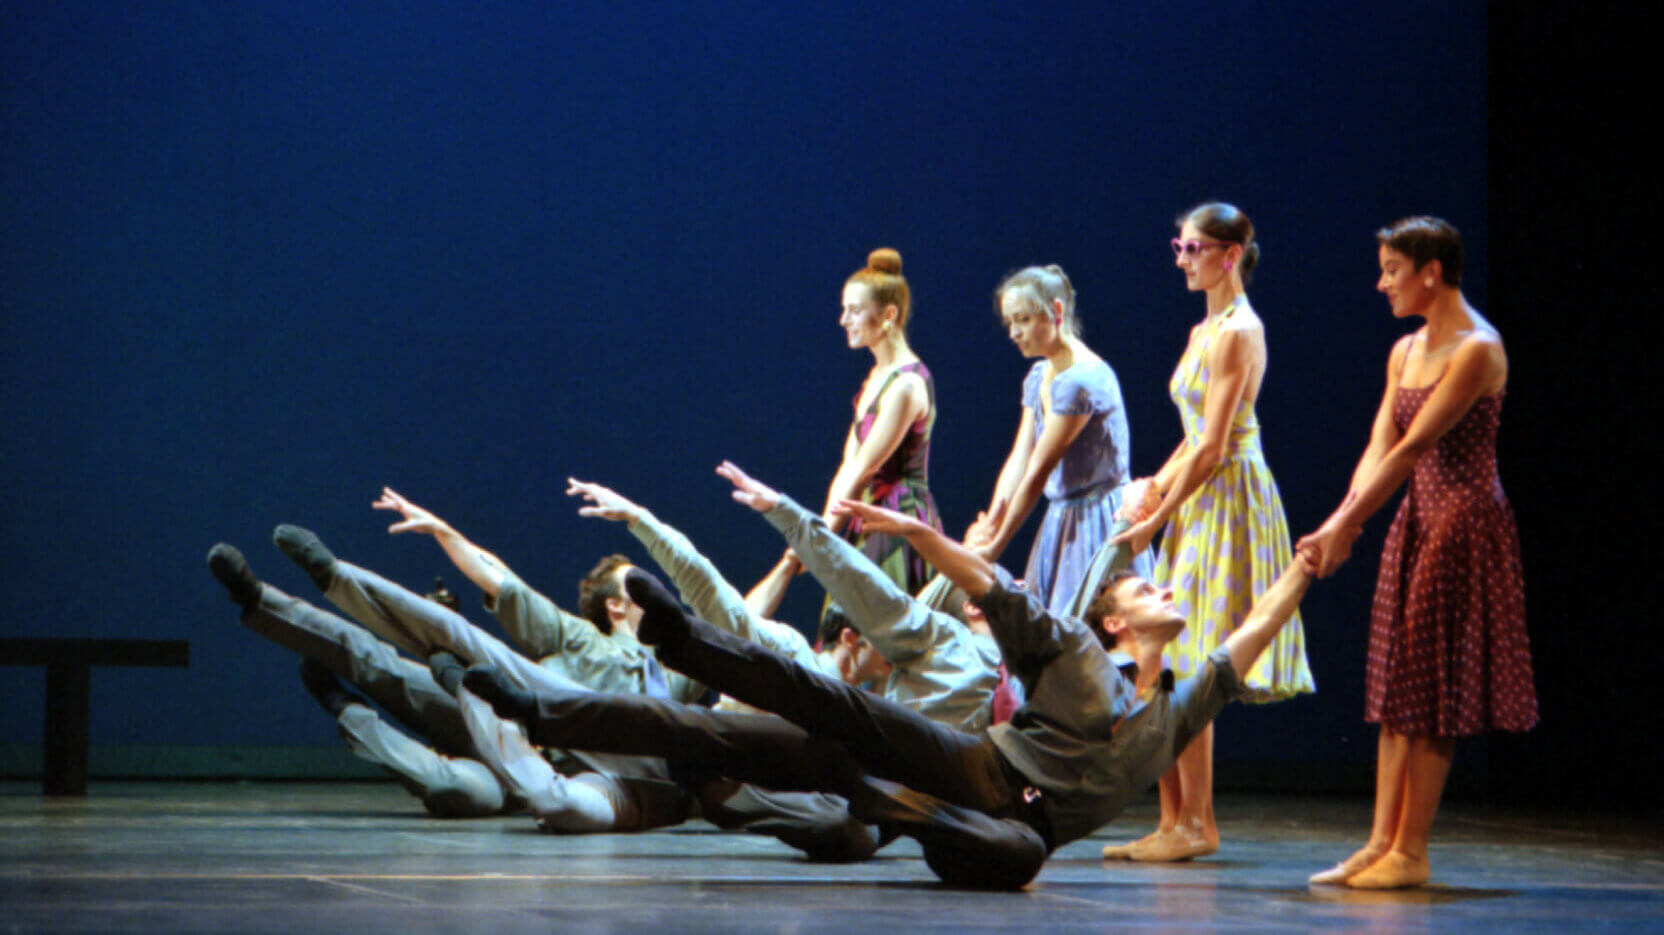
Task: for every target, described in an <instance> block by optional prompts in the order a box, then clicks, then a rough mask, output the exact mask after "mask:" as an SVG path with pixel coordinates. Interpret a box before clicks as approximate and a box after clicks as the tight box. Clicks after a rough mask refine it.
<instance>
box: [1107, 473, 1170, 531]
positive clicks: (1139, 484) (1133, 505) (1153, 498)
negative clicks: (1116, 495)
mask: <svg viewBox="0 0 1664 935" xmlns="http://www.w3.org/2000/svg"><path fill="white" fill-rule="evenodd" d="M1160 506H1161V494H1160V493H1159V492H1157V491H1156V485H1155V479H1154V478H1150V477H1140V478H1139V479H1138V480H1135V481H1133V482H1132V483H1130V484H1128V485H1127V486H1126V488H1125V489H1123V490H1122V491H1121V508H1120V509H1119V510H1116V511H1115V518H1116V519H1119V520H1126V521H1127V522H1129V523H1140V522H1143V521H1144V520H1146V519H1149V518H1150V515H1151V514H1152V513H1154V512H1155V511H1156V510H1157V509H1158V508H1159V507H1160Z"/></svg>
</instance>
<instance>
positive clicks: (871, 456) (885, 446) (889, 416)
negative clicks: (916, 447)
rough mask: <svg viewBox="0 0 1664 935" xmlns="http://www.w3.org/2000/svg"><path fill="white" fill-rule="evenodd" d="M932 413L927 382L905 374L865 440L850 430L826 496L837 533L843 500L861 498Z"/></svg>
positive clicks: (881, 401)
mask: <svg viewBox="0 0 1664 935" xmlns="http://www.w3.org/2000/svg"><path fill="white" fill-rule="evenodd" d="M929 412H930V393H929V391H927V390H926V389H925V385H924V380H923V379H922V378H920V377H919V375H918V374H916V373H904V374H901V375H900V376H898V377H896V379H895V382H894V383H892V384H890V386H889V388H888V389H886V390H885V391H884V394H883V395H882V396H880V397H879V399H878V414H877V415H876V416H875V417H874V419H873V424H872V429H871V430H870V431H868V432H867V438H866V440H865V441H858V440H857V439H856V437H855V429H854V428H853V427H851V428H850V430H849V436H848V437H847V438H846V439H845V440H844V458H843V462H842V463H841V464H839V465H838V473H837V474H836V475H834V476H833V478H832V486H831V488H830V489H829V490H828V491H827V494H826V509H825V511H823V515H824V516H825V518H826V522H827V524H828V525H829V526H831V527H832V528H833V529H834V530H836V529H838V528H840V527H841V526H842V524H843V522H844V519H845V518H844V517H842V516H838V515H837V514H835V513H834V512H833V511H832V506H833V504H836V503H837V502H838V501H840V500H846V499H851V498H854V497H857V496H859V495H860V493H861V488H862V487H864V486H865V485H866V483H867V480H868V479H869V478H871V477H872V476H873V475H874V474H876V473H877V472H878V469H879V468H880V467H881V466H883V464H884V462H885V460H886V459H888V458H889V457H890V455H892V454H894V453H895V450H896V449H897V448H899V447H901V442H902V439H903V438H905V437H906V436H907V430H908V429H909V428H911V427H912V426H913V424H914V423H915V422H918V421H919V420H920V419H921V418H924V417H925V416H926V415H927V414H929Z"/></svg>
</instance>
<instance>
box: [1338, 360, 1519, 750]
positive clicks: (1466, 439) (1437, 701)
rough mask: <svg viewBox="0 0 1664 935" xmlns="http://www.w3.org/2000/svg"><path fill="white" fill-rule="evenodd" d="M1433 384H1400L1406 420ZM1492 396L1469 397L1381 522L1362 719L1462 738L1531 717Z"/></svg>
mask: <svg viewBox="0 0 1664 935" xmlns="http://www.w3.org/2000/svg"><path fill="white" fill-rule="evenodd" d="M1432 391H1433V387H1431V386H1428V387H1421V388H1417V389H1406V388H1403V387H1400V388H1399V389H1398V392H1397V394H1396V395H1395V397H1394V399H1393V420H1394V422H1395V423H1396V424H1397V425H1398V428H1399V431H1400V432H1402V431H1404V430H1406V429H1407V428H1408V427H1409V425H1410V422H1411V421H1412V420H1413V419H1414V418H1415V416H1416V413H1417V412H1419V411H1421V407H1422V405H1423V404H1424V403H1425V402H1426V401H1427V398H1428V397H1429V396H1431V395H1432ZM1501 415H1502V397H1501V395H1500V394H1499V395H1497V396H1495V397H1487V398H1484V399H1480V400H1479V401H1478V402H1476V403H1474V405H1473V408H1472V409H1470V410H1469V411H1468V413H1467V415H1465V416H1463V417H1462V421H1461V422H1458V423H1457V424H1456V425H1455V427H1453V428H1452V429H1451V430H1450V431H1449V432H1446V433H1445V435H1444V437H1442V438H1440V439H1439V441H1438V444H1437V445H1435V446H1434V448H1433V450H1431V451H1429V452H1427V453H1426V454H1425V455H1423V456H1422V458H1421V460H1420V461H1418V462H1416V467H1415V472H1414V474H1412V475H1411V478H1410V484H1409V490H1408V492H1407V493H1406V494H1405V496H1404V501H1403V503H1402V504H1400V505H1399V508H1398V514H1397V515H1396V516H1394V517H1393V521H1392V527H1391V528H1390V529H1389V530H1388V531H1387V541H1386V545H1385V546H1383V547H1382V551H1381V572H1380V576H1379V577H1378V578H1377V579H1376V584H1375V603H1374V607H1373V608H1372V611H1371V620H1370V634H1369V662H1368V666H1367V668H1366V670H1365V673H1364V689H1365V701H1364V719H1365V720H1366V721H1370V722H1372V723H1378V724H1380V725H1382V726H1383V727H1385V728H1387V729H1388V730H1391V731H1394V732H1396V733H1400V734H1410V735H1422V736H1428V735H1431V736H1439V737H1462V736H1468V735H1472V734H1478V733H1481V732H1483V731H1486V730H1509V731H1522V730H1526V729H1528V728H1530V727H1531V726H1532V725H1534V724H1536V723H1537V692H1536V688H1535V686H1534V684H1533V681H1532V671H1531V650H1530V646H1529V645H1528V643H1527V639H1526V632H1525V585H1524V578H1523V576H1522V575H1521V573H1520V546H1519V533H1518V531H1517V529H1516V528H1515V526H1514V514H1513V510H1512V509H1510V508H1509V506H1508V498H1507V496H1506V495H1505V494H1504V493H1503V492H1502V482H1501V481H1500V480H1499V479H1498V477H1497V472H1496V433H1497V426H1498V423H1499V422H1500V420H1501Z"/></svg>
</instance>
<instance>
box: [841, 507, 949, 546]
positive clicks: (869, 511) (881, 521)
mask: <svg viewBox="0 0 1664 935" xmlns="http://www.w3.org/2000/svg"><path fill="white" fill-rule="evenodd" d="M832 512H833V513H834V514H836V515H838V516H850V517H854V518H855V519H858V520H860V521H861V529H862V531H863V532H876V533H882V534H884V535H886V536H903V537H906V536H908V535H910V534H912V533H916V532H922V531H925V530H928V529H929V528H930V527H929V526H926V525H925V524H924V523H922V522H919V521H918V520H917V519H914V518H913V517H911V516H908V515H907V514H906V513H897V512H896V511H895V510H887V509H885V508H884V507H881V506H874V505H873V504H871V503H862V502H861V501H859V500H839V501H838V502H837V503H835V504H833V505H832Z"/></svg>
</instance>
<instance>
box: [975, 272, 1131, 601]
mask: <svg viewBox="0 0 1664 935" xmlns="http://www.w3.org/2000/svg"><path fill="white" fill-rule="evenodd" d="M994 296H995V300H996V303H997V305H998V308H999V313H1000V320H1001V321H1002V322H1003V323H1004V324H1005V327H1006V331H1007V333H1008V334H1009V335H1010V336H1011V341H1012V343H1013V344H1015V345H1017V350H1019V351H1021V352H1022V354H1023V356H1024V357H1037V358H1040V359H1039V360H1038V361H1036V362H1035V364H1034V366H1033V368H1031V369H1030V370H1029V372H1028V377H1027V378H1026V379H1025V380H1024V381H1023V409H1022V421H1021V423H1020V424H1019V425H1018V427H1017V438H1016V441H1015V442H1013V443H1012V446H1011V454H1010V456H1009V457H1007V458H1006V460H1005V467H1004V469H1002V470H1001V471H1000V477H999V482H998V484H997V485H996V486H995V488H994V497H993V500H992V501H991V502H990V504H989V506H988V509H987V511H986V512H985V513H984V514H983V516H982V517H981V518H979V520H978V523H977V526H976V527H975V528H973V530H972V534H971V537H970V540H969V541H970V543H971V545H972V546H973V547H974V548H976V549H977V550H978V551H979V552H981V553H982V554H983V555H984V556H986V557H988V558H989V559H996V558H998V557H999V554H1000V553H1001V552H1003V551H1004V550H1005V547H1006V546H1007V545H1008V544H1010V542H1011V538H1012V537H1013V536H1015V535H1016V533H1017V531H1018V530H1019V529H1021V528H1022V525H1023V522H1024V521H1025V520H1026V519H1028V515H1029V513H1030V511H1032V510H1033V509H1034V507H1035V505H1036V504H1037V503H1038V502H1039V500H1040V497H1041V495H1042V494H1044V496H1045V498H1046V500H1047V506H1046V516H1045V519H1044V520H1042V521H1041V525H1040V532H1039V534H1038V535H1037V536H1036V537H1035V540H1034V548H1033V549H1032V550H1031V551H1030V552H1029V558H1028V567H1027V569H1026V571H1025V572H1024V577H1025V578H1026V580H1027V585H1028V588H1029V590H1030V591H1031V592H1033V593H1034V594H1036V595H1038V596H1039V597H1040V599H1041V600H1042V601H1044V602H1045V604H1046V607H1047V608H1048V609H1049V610H1051V611H1053V612H1054V613H1060V614H1073V615H1076V616H1078V611H1079V609H1080V608H1081V607H1083V606H1085V604H1086V603H1088V602H1090V599H1091V596H1092V595H1091V593H1090V592H1091V591H1092V590H1095V589H1094V588H1093V587H1092V583H1093V579H1095V578H1096V577H1100V576H1101V575H1102V573H1103V571H1104V570H1105V569H1106V568H1108V567H1110V566H1111V564H1114V565H1124V564H1125V557H1124V556H1121V557H1120V558H1121V560H1120V561H1117V562H1108V561H1105V562H1098V563H1096V565H1095V563H1094V559H1095V558H1097V557H1098V556H1099V552H1100V550H1101V549H1103V548H1104V546H1105V545H1106V544H1107V543H1108V542H1109V539H1110V534H1111V531H1112V529H1111V527H1112V526H1113V525H1114V524H1115V511H1116V509H1117V508H1118V507H1119V506H1120V503H1121V487H1122V485H1123V484H1125V483H1126V481H1127V476H1128V471H1129V452H1130V449H1131V432H1130V431H1129V430H1128V428H1127V413H1126V408H1125V406H1123V405H1122V402H1121V384H1120V382H1119V381H1118V380H1116V378H1115V371H1114V370H1113V369H1111V368H1110V366H1109V364H1107V363H1105V362H1104V359H1103V358H1102V357H1099V356H1098V355H1097V354H1096V353H1094V352H1093V351H1092V349H1091V348H1089V347H1087V346H1086V344H1085V343H1084V342H1083V341H1081V339H1080V327H1079V324H1078V323H1077V321H1076V319H1075V291H1074V287H1073V286H1071V285H1070V283H1069V277H1068V276H1067V275H1066V274H1065V273H1064V272H1063V270H1062V269H1061V268H1060V267H1057V266H1031V267H1028V268H1026V269H1023V270H1019V271H1018V272H1016V273H1013V274H1011V275H1010V276H1007V277H1006V278H1005V280H1004V281H1002V282H1001V283H1000V284H999V287H998V288H997V289H995V291H994ZM1133 566H1134V568H1135V570H1137V571H1139V572H1141V573H1143V574H1146V575H1147V574H1148V573H1149V567H1148V566H1149V557H1148V555H1140V556H1139V557H1138V559H1137V560H1136V561H1135V562H1134V563H1133ZM1082 595H1084V599H1081V598H1082Z"/></svg>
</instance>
